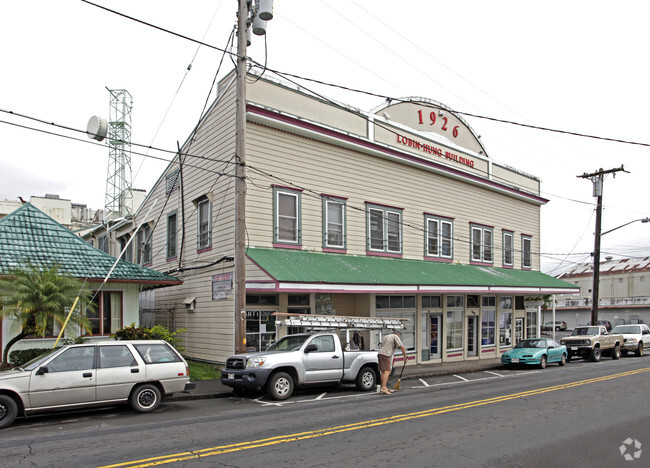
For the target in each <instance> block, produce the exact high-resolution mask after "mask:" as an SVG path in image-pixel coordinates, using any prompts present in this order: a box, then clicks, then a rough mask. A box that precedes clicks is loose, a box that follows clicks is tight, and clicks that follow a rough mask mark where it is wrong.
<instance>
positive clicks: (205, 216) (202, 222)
mask: <svg viewBox="0 0 650 468" xmlns="http://www.w3.org/2000/svg"><path fill="white" fill-rule="evenodd" d="M197 211H198V222H197V227H198V232H197V238H198V241H197V246H196V248H197V250H201V249H206V248H208V247H210V246H211V245H212V232H211V231H212V230H211V226H212V222H211V215H212V213H211V211H212V210H211V203H210V200H209V199H207V198H202V199H201V200H199V201H198V204H197Z"/></svg>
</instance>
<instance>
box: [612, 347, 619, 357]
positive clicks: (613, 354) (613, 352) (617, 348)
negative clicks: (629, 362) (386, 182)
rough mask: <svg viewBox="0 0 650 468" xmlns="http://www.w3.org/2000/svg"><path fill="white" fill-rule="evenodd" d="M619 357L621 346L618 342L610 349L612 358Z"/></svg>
mask: <svg viewBox="0 0 650 468" xmlns="http://www.w3.org/2000/svg"><path fill="white" fill-rule="evenodd" d="M620 357H621V347H620V346H619V345H618V344H616V346H614V349H612V359H618V358H620Z"/></svg>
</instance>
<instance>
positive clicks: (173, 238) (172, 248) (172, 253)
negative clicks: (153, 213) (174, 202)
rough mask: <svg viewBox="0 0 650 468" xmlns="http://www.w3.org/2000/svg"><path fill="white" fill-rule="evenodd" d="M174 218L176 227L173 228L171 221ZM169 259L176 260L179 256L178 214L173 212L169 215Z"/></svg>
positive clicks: (167, 249)
mask: <svg viewBox="0 0 650 468" xmlns="http://www.w3.org/2000/svg"><path fill="white" fill-rule="evenodd" d="M172 218H174V225H173V226H172V225H171V223H170V220H171V219H172ZM166 240H167V242H166V244H167V246H166V251H167V258H174V257H176V256H177V255H178V214H177V212H176V211H172V212H171V213H168V214H167V239H166Z"/></svg>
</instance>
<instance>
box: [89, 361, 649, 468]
mask: <svg viewBox="0 0 650 468" xmlns="http://www.w3.org/2000/svg"><path fill="white" fill-rule="evenodd" d="M648 371H650V367H646V368H643V369H637V370H631V371H626V372H620V373H618V374H612V375H606V376H602V377H595V378H593V379H587V380H580V381H577V382H569V383H566V384H561V385H555V386H552V387H544V388H537V389H534V390H528V391H526V392H520V393H511V394H509V395H501V396H497V397H493V398H487V399H485V400H476V401H471V402H466V403H459V404H456V405H450V406H443V407H440V408H430V409H428V410H424V411H417V412H413V413H406V414H398V415H394V416H389V417H386V418H379V419H371V420H368V421H360V422H357V423H352V424H345V425H341V426H335V427H329V428H325V429H316V430H313V431H306V432H298V433H295V434H287V435H281V436H276V437H269V438H266V439H258V440H252V441H248V442H239V443H236V444H229V445H221V446H217V447H209V448H204V449H200V450H193V451H191V452H180V453H175V454H171V455H164V456H160V457H152V458H144V459H141V460H134V461H129V462H124V463H116V464H114V465H105V466H102V467H100V468H117V467H129V468H145V467H150V466H158V465H164V464H167V463H174V462H180V461H188V460H197V459H199V458H205V457H210V456H214V455H221V454H224V453H229V452H238V451H241V450H250V449H253V448H259V447H268V446H271V445H278V444H285V443H288V442H295V441H299V440H306V439H315V438H317V437H323V436H328V435H333V434H340V433H342V432H349V431H357V430H359V429H368V428H372V427H377V426H383V425H386V424H394V423H397V422H403V421H408V420H411V419H418V418H424V417H428V416H435V415H438V414H444V413H450V412H453V411H460V410H464V409H468V408H475V407H478V406H485V405H491V404H494V403H501V402H504V401H508V400H514V399H517V398H524V397H528V396H534V395H541V394H544V393H548V392H556V391H558V390H566V389H570V388H574V387H579V386H582V385H589V384H593V383H597V382H604V381H607V380H612V379H620V378H623V377H628V376H631V375H635V374H640V373H642V372H648Z"/></svg>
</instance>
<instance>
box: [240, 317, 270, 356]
mask: <svg viewBox="0 0 650 468" xmlns="http://www.w3.org/2000/svg"><path fill="white" fill-rule="evenodd" d="M274 312H275V310H247V311H246V350H247V351H264V350H265V349H266V348H267V347H268V345H269V344H271V343H272V342H273V341H274V340H275V318H274V317H273V315H272V314H273V313H274Z"/></svg>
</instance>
